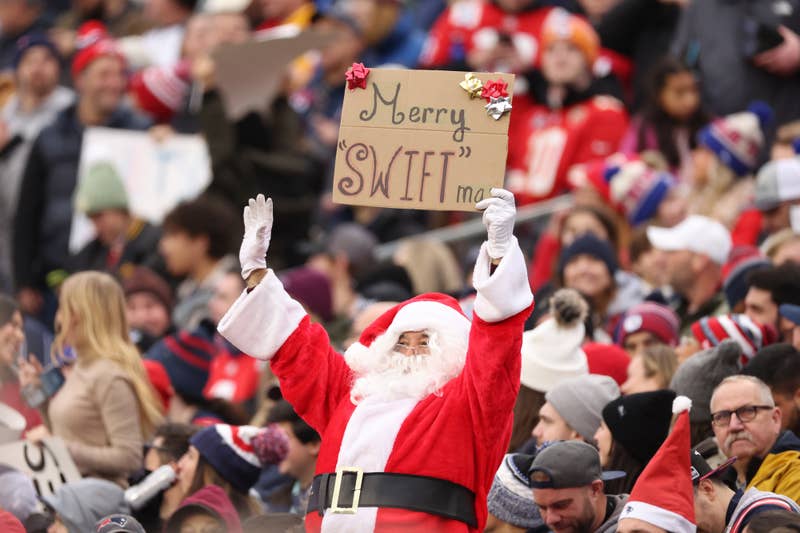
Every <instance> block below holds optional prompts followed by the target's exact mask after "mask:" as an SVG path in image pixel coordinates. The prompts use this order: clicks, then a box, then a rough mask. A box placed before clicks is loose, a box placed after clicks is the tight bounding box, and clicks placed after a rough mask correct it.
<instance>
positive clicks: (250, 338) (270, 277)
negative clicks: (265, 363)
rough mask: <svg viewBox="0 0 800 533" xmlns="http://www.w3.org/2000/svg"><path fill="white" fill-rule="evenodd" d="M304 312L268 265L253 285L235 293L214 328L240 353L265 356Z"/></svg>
mask: <svg viewBox="0 0 800 533" xmlns="http://www.w3.org/2000/svg"><path fill="white" fill-rule="evenodd" d="M305 316H306V312H305V310H304V309H303V306H302V305H300V304H299V303H298V302H296V301H295V300H293V299H292V297H291V296H289V294H288V293H287V292H286V290H285V289H284V288H283V284H282V283H281V282H280V280H279V279H278V277H277V276H276V275H275V273H274V272H273V271H272V270H271V269H270V270H269V271H267V275H266V276H264V279H263V280H261V283H259V284H258V285H257V286H256V288H255V289H253V290H252V291H251V292H250V293H248V292H247V291H244V292H243V293H242V294H241V295H240V296H239V298H238V299H237V300H236V302H234V304H233V306H232V307H231V308H230V309H228V312H227V313H225V316H224V317H222V320H220V322H219V326H218V327H217V329H218V330H219V332H220V333H221V334H222V336H223V337H225V338H226V339H228V340H229V341H230V342H231V343H232V344H233V345H234V346H236V347H237V348H239V349H240V350H241V351H243V352H244V353H246V354H248V355H251V356H253V357H257V358H258V359H265V360H269V359H271V358H272V356H273V355H275V352H277V351H278V349H279V348H280V347H281V346H283V343H284V342H286V339H288V338H289V335H291V334H292V332H294V330H295V329H297V326H298V325H300V321H301V320H303V317H305Z"/></svg>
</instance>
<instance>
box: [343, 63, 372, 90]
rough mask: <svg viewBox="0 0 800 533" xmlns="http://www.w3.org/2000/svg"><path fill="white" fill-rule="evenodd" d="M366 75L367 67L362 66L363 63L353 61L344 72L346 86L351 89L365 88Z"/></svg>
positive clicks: (367, 73)
mask: <svg viewBox="0 0 800 533" xmlns="http://www.w3.org/2000/svg"><path fill="white" fill-rule="evenodd" d="M367 76H369V69H368V68H367V67H365V66H364V63H353V66H352V67H350V68H349V69H347V73H346V74H345V79H347V88H348V89H350V90H351V91H352V90H353V89H366V88H367Z"/></svg>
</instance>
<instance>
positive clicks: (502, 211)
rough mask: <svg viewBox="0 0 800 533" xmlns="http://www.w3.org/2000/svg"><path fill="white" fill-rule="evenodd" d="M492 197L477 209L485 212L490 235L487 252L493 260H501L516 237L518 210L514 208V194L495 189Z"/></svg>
mask: <svg viewBox="0 0 800 533" xmlns="http://www.w3.org/2000/svg"><path fill="white" fill-rule="evenodd" d="M491 195H492V197H491V198H486V199H485V200H481V201H480V202H478V203H477V204H476V205H475V208H476V209H480V210H482V211H483V225H484V226H486V233H487V234H488V243H487V250H486V251H487V252H489V257H491V258H492V259H500V258H501V257H505V255H506V252H508V247H509V246H510V244H511V240H512V237H513V236H514V216H515V215H516V213H517V209H516V207H514V194H513V193H511V192H509V191H507V190H505V189H499V188H497V187H493V188H492V190H491Z"/></svg>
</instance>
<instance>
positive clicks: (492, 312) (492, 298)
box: [472, 237, 533, 322]
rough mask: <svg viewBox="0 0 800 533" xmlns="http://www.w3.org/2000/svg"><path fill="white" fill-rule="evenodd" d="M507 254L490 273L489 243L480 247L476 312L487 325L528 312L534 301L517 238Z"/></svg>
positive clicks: (477, 266)
mask: <svg viewBox="0 0 800 533" xmlns="http://www.w3.org/2000/svg"><path fill="white" fill-rule="evenodd" d="M512 240H513V241H512V242H511V244H510V245H509V247H508V253H507V254H506V256H505V257H503V258H502V259H501V260H500V264H499V265H497V268H495V271H494V273H493V274H491V261H492V260H491V258H489V254H488V252H487V251H486V243H485V242H484V243H483V245H482V246H481V251H480V253H479V254H478V260H477V261H476V262H475V271H474V273H473V275H472V284H473V285H474V286H475V289H476V290H477V291H478V295H477V297H476V298H475V306H474V308H473V309H474V311H475V314H476V315H478V316H479V317H480V318H481V319H482V320H485V321H486V322H500V321H501V320H505V319H507V318H509V317H512V316H514V315H516V314H517V313H519V312H521V311H523V310H525V309H526V308H527V307H528V306H529V305H531V302H533V293H532V292H531V286H530V284H529V283H528V271H527V268H526V266H525V257H524V256H523V255H522V250H520V248H519V243H518V242H517V238H516V237H512Z"/></svg>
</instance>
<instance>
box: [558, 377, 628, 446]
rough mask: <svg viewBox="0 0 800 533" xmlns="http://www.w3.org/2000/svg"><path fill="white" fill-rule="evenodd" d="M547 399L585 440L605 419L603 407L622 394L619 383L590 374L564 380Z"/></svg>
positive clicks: (592, 435) (588, 438)
mask: <svg viewBox="0 0 800 533" xmlns="http://www.w3.org/2000/svg"><path fill="white" fill-rule="evenodd" d="M544 397H545V399H546V400H547V401H548V402H549V403H550V405H552V406H553V409H555V410H556V412H557V413H558V414H559V415H561V418H563V419H564V421H565V422H566V423H567V424H569V426H570V427H571V428H572V429H574V430H575V431H577V432H578V434H579V435H580V436H581V437H583V438H584V440H587V441H591V440H592V439H593V438H594V434H595V432H596V431H597V428H599V427H600V422H601V421H602V420H603V407H605V406H606V404H608V402H610V401H612V400H615V399H617V398H618V397H619V387H618V386H617V382H616V381H614V380H613V379H611V378H610V377H608V376H601V375H598V374H589V375H586V376H578V377H575V378H570V379H566V380H564V381H562V382H561V383H559V384H558V385H556V386H555V387H554V388H553V390H551V391H550V392H548V393H547V394H545V396H544Z"/></svg>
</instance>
